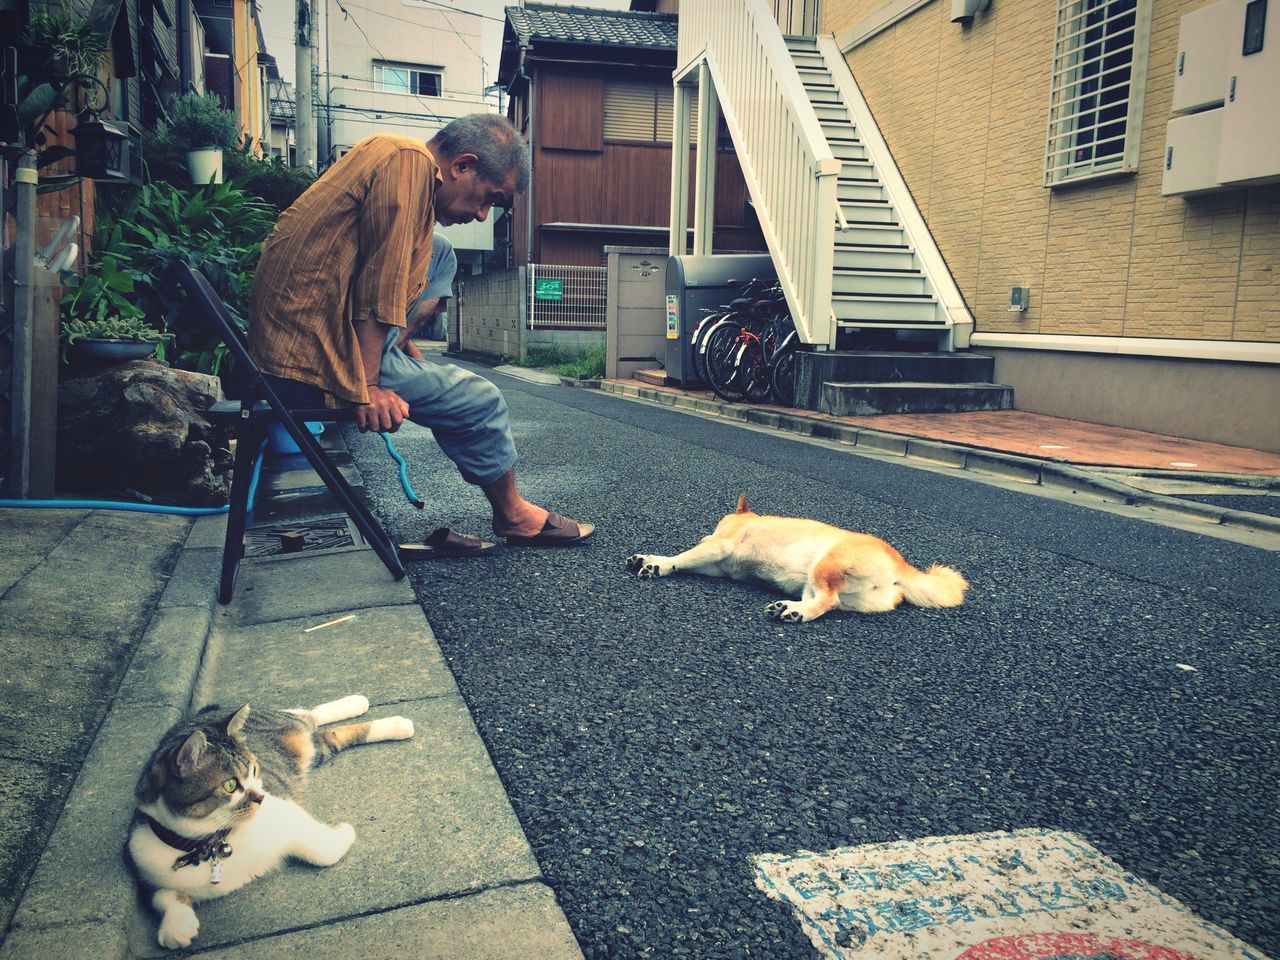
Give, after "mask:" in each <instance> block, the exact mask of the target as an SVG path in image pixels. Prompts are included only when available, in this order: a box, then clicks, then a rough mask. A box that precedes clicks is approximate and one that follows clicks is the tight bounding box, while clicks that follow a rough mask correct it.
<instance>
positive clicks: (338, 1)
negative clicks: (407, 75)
mask: <svg viewBox="0 0 1280 960" xmlns="http://www.w3.org/2000/svg"><path fill="white" fill-rule="evenodd" d="M333 2H334V3H336V4H337V5H338V9H339V10H341V11H342V15H343V16H344V17H346V18H347V19H348V20H350V21H351V25H352V26H354V27H355V28H356V29H357V30H359V31H360V36H362V37H364V42H365V43H366V44H368V45H369V48H370V49H371V50H373V52H374V53H376V54H377V55H378V58H379V59H380V60H387V59H389V58H388V57H387V55H386V54H385V53H383V52H382V51H381V50H379V49H378V45H377V44H376V43H374V42H373V41H372V40H370V39H369V34H367V33H365V32H364V27H362V26H360V21H358V20H357V19H356V18H355V17H353V16H352V15H351V11H350V10H348V9H347V8H346V7H344V6H343V5H342V0H333ZM326 26H327V25H326ZM455 32H456V31H455ZM393 62H394V61H393ZM413 96H414V97H415V98H416V99H417V100H419V101H422V98H421V97H419V96H418V95H417V94H413ZM423 106H424V107H426V109H427V112H428V113H429V114H431V116H433V117H435V118H436V119H437V120H439V119H440V117H439V115H438V114H437V113H436V112H435V111H434V110H432V109H431V108H430V106H429V105H427V104H426V103H425V102H424V103H423Z"/></svg>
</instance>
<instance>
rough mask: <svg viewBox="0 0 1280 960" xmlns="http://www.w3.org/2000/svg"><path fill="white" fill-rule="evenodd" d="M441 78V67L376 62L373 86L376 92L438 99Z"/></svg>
mask: <svg viewBox="0 0 1280 960" xmlns="http://www.w3.org/2000/svg"><path fill="white" fill-rule="evenodd" d="M440 78H441V71H440V68H439V67H424V66H418V65H416V64H412V63H390V62H385V61H375V62H374V64H373V86H374V89H376V90H387V91H390V92H392V93H411V94H414V95H416V96H419V97H438V96H440V87H441V83H440Z"/></svg>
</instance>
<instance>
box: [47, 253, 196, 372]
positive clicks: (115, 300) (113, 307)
mask: <svg viewBox="0 0 1280 960" xmlns="http://www.w3.org/2000/svg"><path fill="white" fill-rule="evenodd" d="M134 279H135V278H134V274H133V272H132V271H130V270H128V269H123V270H122V269H120V267H119V264H118V263H117V261H116V258H115V257H113V256H110V255H104V256H102V257H101V258H100V259H99V260H98V262H97V263H95V264H94V265H93V266H92V267H91V268H90V269H89V271H88V272H87V273H86V274H85V275H84V276H83V277H75V278H73V279H72V281H71V288H70V290H68V291H67V294H66V295H65V296H64V297H63V298H62V304H61V306H62V324H61V329H60V330H59V333H58V339H59V343H60V349H61V353H62V359H63V361H64V362H68V363H69V362H70V361H72V360H99V361H102V360H106V361H120V360H141V359H143V358H145V357H149V356H151V355H152V354H153V353H154V354H156V355H157V357H158V359H160V360H164V359H165V347H166V346H167V345H168V344H170V343H172V342H173V339H174V337H173V334H171V333H164V332H161V331H160V330H157V329H156V328H155V327H153V326H151V325H150V324H149V323H147V321H146V318H145V314H144V313H143V310H142V308H141V307H139V306H138V305H137V304H136V303H135V302H134V299H133V297H131V296H130V295H131V294H133V292H134Z"/></svg>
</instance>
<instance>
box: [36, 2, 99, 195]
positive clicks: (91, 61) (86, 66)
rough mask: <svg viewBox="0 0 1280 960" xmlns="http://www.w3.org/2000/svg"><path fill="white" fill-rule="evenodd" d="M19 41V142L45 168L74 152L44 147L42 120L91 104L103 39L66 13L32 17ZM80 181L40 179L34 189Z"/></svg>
mask: <svg viewBox="0 0 1280 960" xmlns="http://www.w3.org/2000/svg"><path fill="white" fill-rule="evenodd" d="M23 41H24V44H25V45H24V46H23V47H22V48H21V49H20V51H19V53H20V57H19V67H18V76H17V78H16V88H17V95H18V97H17V99H18V106H17V117H18V124H19V128H20V130H21V142H22V143H23V144H25V145H26V146H27V147H31V148H33V149H35V151H36V166H38V167H45V166H48V165H49V164H51V163H56V162H57V161H59V160H62V159H64V158H66V157H68V156H71V155H72V154H73V153H74V151H73V150H72V149H71V148H70V147H68V146H65V145H63V144H52V145H46V144H48V142H49V136H48V131H50V128H49V127H48V125H47V124H46V120H47V119H48V117H49V116H50V115H51V114H52V112H53V111H54V110H56V109H59V108H69V109H71V110H72V111H76V110H79V109H81V108H82V107H84V106H86V105H87V103H91V102H95V101H96V98H97V95H98V91H99V90H100V89H103V88H102V85H101V83H100V82H99V81H98V80H97V79H96V78H97V75H98V71H99V69H101V67H102V64H103V62H104V61H105V60H106V55H107V35H106V34H104V33H100V32H98V31H96V30H94V29H92V28H91V27H90V26H89V24H88V22H87V21H85V20H79V19H76V18H74V17H70V16H67V15H65V14H52V15H51V14H36V15H35V16H33V17H32V18H31V21H30V23H29V24H28V26H27V30H26V33H25V34H24V36H23ZM82 96H83V98H84V99H82ZM79 180H80V178H79V177H76V176H74V175H58V176H53V177H43V178H42V180H41V183H40V186H39V188H38V189H39V191H40V192H41V193H48V192H50V191H54V190H61V189H63V188H64V187H68V186H71V185H72V184H75V183H78V182H79Z"/></svg>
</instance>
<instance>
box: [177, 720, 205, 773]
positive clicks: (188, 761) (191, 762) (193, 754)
mask: <svg viewBox="0 0 1280 960" xmlns="http://www.w3.org/2000/svg"><path fill="white" fill-rule="evenodd" d="M208 746H209V741H208V740H206V739H205V736H204V733H202V732H201V731H199V730H197V731H196V732H195V733H193V734H192V735H191V736H189V737H187V739H186V740H184V741H183V743H182V746H180V747H179V748H178V752H177V753H176V754H175V755H174V758H173V765H174V767H175V768H176V769H177V771H178V776H180V777H182V778H183V779H186V778H187V777H190V776H191V775H192V774H193V773H195V770H196V765H197V764H199V762H200V758H201V757H202V756H204V752H205V750H206V749H207V748H208Z"/></svg>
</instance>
